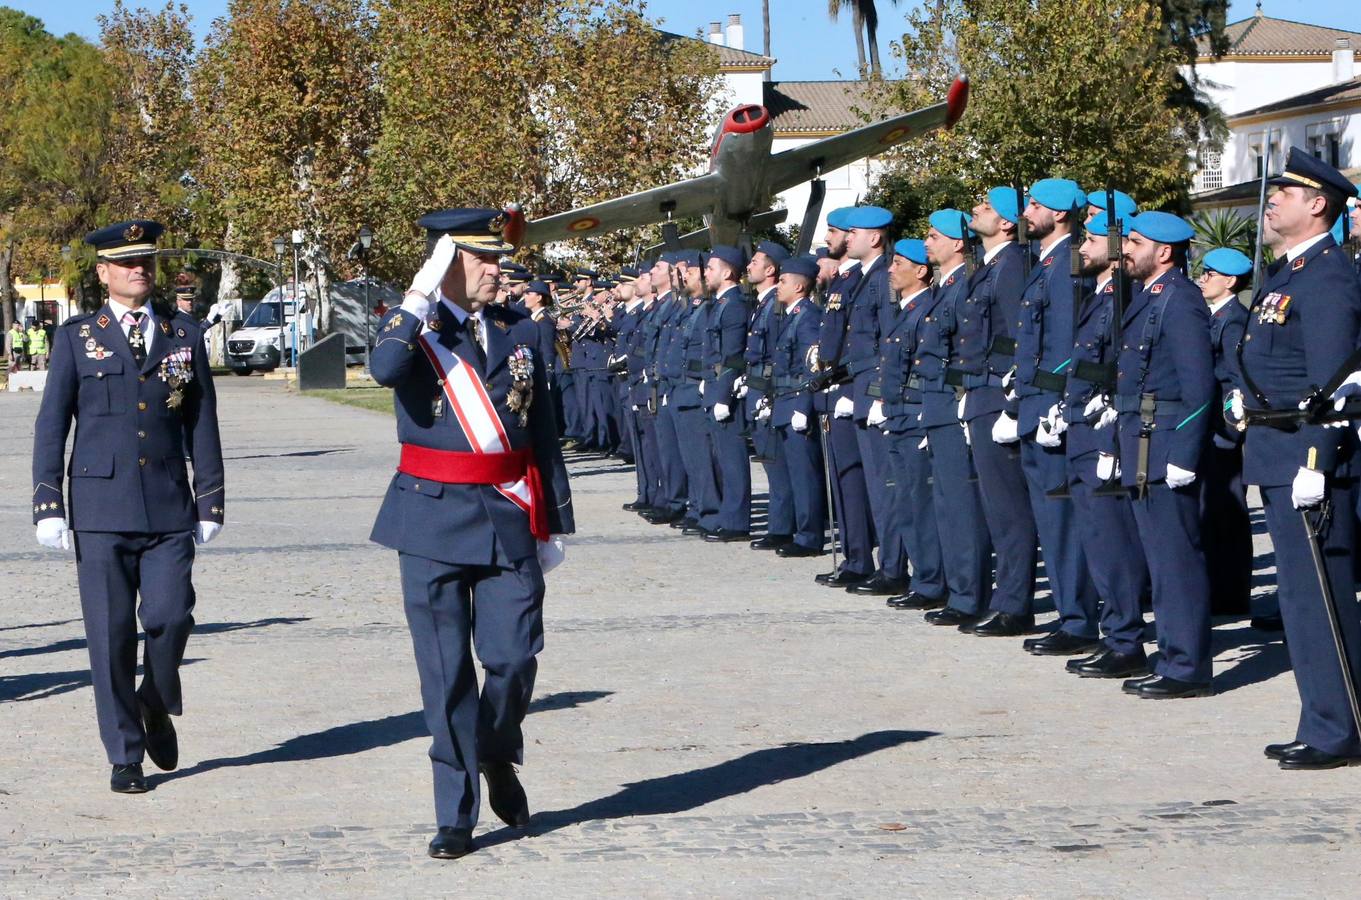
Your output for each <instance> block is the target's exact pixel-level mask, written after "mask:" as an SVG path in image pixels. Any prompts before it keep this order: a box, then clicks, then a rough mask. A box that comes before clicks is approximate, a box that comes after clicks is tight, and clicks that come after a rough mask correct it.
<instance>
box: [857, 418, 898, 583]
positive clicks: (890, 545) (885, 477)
mask: <svg viewBox="0 0 1361 900" xmlns="http://www.w3.org/2000/svg"><path fill="white" fill-rule="evenodd" d="M855 428H856V431H855V440H856V445H857V446H858V447H859V448H860V461H861V463H863V464H864V467H865V488H866V490H867V491H868V492H869V504H870V515H871V517H873V519H874V531H875V534H876V535H877V536H878V539H879V571H881V572H883V573H884V574H885V575H886V576H888V577H889V578H904V577H906V576H907V555H906V553H905V552H904V548H903V539H902V535H901V534H900V533H898V531H897V527H896V526H897V522H898V512H897V511H896V510H894V509H893V504H892V503H891V502H890V501H889V499H888V497H889V481H890V480H891V476H890V474H889V464H888V438H886V437H885V436H884V433H883V432H882V431H880V430H879V429H878V428H871V427H869V426H868V425H866V424H864V423H861V422H857V423H856V426H855Z"/></svg>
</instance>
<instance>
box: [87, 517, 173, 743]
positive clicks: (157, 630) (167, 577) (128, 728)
mask: <svg viewBox="0 0 1361 900" xmlns="http://www.w3.org/2000/svg"><path fill="white" fill-rule="evenodd" d="M75 546H76V579H77V582H78V583H79V585H80V608H81V613H82V615H83V616H84V619H85V641H86V644H87V645H88V647H89V653H90V681H91V684H92V685H93V687H94V695H95V715H96V718H97V719H98V721H99V737H100V740H101V741H103V743H104V752H105V753H106V754H107V755H108V758H109V762H110V763H112V764H113V765H116V766H119V765H130V764H132V763H140V762H141V761H142V755H143V751H144V748H145V743H146V734H145V732H144V731H143V728H142V713H141V710H140V709H139V708H138V705H137V703H138V700H141V702H142V703H144V704H146V705H147V706H148V707H149V708H151V709H152V710H155V711H157V712H167V713H170V714H171V715H176V716H178V715H180V714H181V712H183V709H182V706H183V704H182V701H181V694H180V674H179V669H180V662H181V661H182V660H183V659H184V648H185V645H186V644H187V643H188V642H189V633H190V632H191V631H193V629H194V616H193V610H194V588H193V585H192V584H191V582H190V578H191V575H192V572H193V565H194V537H193V535H192V534H191V533H190V532H188V531H173V532H169V533H166V534H128V533H118V532H105V531H78V532H76V533H75ZM139 594H140V595H141V601H142V602H141V604H140V605H139V604H138V603H137V598H138V595H139ZM139 619H140V620H141V623H142V628H143V630H145V632H146V647H145V649H144V651H143V667H142V683H141V686H140V687H134V681H135V680H136V676H137V637H138V636H137V622H138V620H139Z"/></svg>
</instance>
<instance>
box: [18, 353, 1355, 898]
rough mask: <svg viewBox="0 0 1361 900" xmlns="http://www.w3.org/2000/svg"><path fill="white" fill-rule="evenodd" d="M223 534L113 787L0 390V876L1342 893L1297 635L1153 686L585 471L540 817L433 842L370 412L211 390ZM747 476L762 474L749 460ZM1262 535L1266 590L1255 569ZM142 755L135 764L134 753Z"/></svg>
mask: <svg viewBox="0 0 1361 900" xmlns="http://www.w3.org/2000/svg"><path fill="white" fill-rule="evenodd" d="M219 385H220V390H221V405H222V413H223V421H224V445H225V447H226V452H227V457H228V462H227V467H228V468H227V471H228V494H229V504H228V521H227V528H226V530H225V531H224V533H223V536H222V538H221V539H219V540H218V541H217V542H216V543H214V544H212V545H210V546H209V547H207V548H204V549H202V550H201V552H200V556H199V560H198V564H197V571H196V579H195V581H196V586H197V589H198V596H199V604H198V609H197V610H196V613H197V618H198V621H199V626H198V628H197V629H196V632H195V635H194V638H193V639H192V640H191V642H190V645H189V652H188V660H187V666H186V668H185V672H184V678H185V691H186V715H185V716H184V717H183V718H182V719H180V720H178V723H177V724H178V727H179V731H180V735H181V763H182V766H181V768H180V770H178V771H176V772H173V773H166V774H159V775H156V776H155V777H154V779H153V784H154V790H153V791H152V792H151V793H149V794H146V795H144V796H141V797H123V796H118V795H114V794H112V793H110V792H109V791H108V789H107V782H108V767H107V765H106V764H105V762H104V758H103V754H102V751H101V748H100V745H99V741H98V736H97V734H96V731H95V724H94V710H93V703H92V698H91V693H90V690H89V679H88V674H87V672H86V664H87V663H86V658H85V648H84V639H83V636H82V630H81V624H80V621H79V607H78V603H77V599H76V593H75V568H74V563H73V560H72V559H71V558H70V556H69V554H60V553H55V552H49V551H45V550H42V549H41V548H38V547H37V545H36V544H35V543H34V542H33V536H32V527H31V525H30V521H29V511H28V503H27V501H28V497H29V491H30V486H29V479H28V461H29V454H30V448H31V440H32V427H31V421H32V417H33V415H34V413H35V411H36V409H37V398H36V397H34V396H32V395H17V396H16V395H13V394H5V395H0V416H3V418H4V421H5V422H6V423H7V426H8V427H6V428H5V429H4V430H3V432H0V454H3V458H4V459H5V460H7V461H8V465H5V466H4V467H2V468H0V538H3V541H2V542H0V584H3V585H4V592H3V594H4V596H5V598H6V602H4V603H3V604H0V759H3V760H4V762H3V764H0V894H3V895H5V896H58V895H61V896H70V895H81V896H89V895H98V896H104V895H122V894H132V893H138V894H148V893H154V894H155V895H158V896H196V897H202V896H232V897H236V896H254V895H268V896H297V895H303V894H313V895H315V894H316V892H317V891H318V890H321V891H326V892H327V893H328V894H335V895H364V894H378V893H382V894H385V895H388V896H404V895H409V894H416V893H417V892H420V893H425V894H428V893H430V892H432V891H447V892H454V891H458V892H459V893H463V894H473V895H479V894H481V895H489V894H490V892H492V891H497V892H500V893H502V894H504V893H505V892H506V891H507V890H514V889H524V890H525V891H534V893H536V894H542V893H543V892H544V890H545V889H546V888H548V889H551V890H552V891H553V892H554V893H556V894H558V895H561V896H571V897H576V896H600V895H601V894H624V893H627V894H629V895H640V896H649V897H650V896H659V897H660V896H703V897H712V896H732V897H738V896H742V897H748V896H769V895H774V894H777V893H779V894H784V895H793V896H807V895H813V894H819V895H835V896H857V897H859V896H901V895H902V893H903V890H904V889H907V890H909V891H912V892H913V893H922V894H925V893H927V892H930V893H931V894H933V895H936V896H962V895H975V894H982V895H992V896H1035V897H1040V896H1053V895H1056V894H1062V895H1077V896H1117V897H1120V896H1129V897H1134V896H1143V895H1165V896H1174V897H1177V896H1206V895H1213V896H1233V895H1244V894H1248V893H1252V894H1262V893H1265V892H1267V891H1284V890H1290V891H1292V892H1299V893H1303V892H1307V891H1313V892H1319V893H1323V892H1327V893H1329V894H1334V895H1345V894H1348V893H1350V890H1349V889H1348V888H1346V887H1343V885H1346V884H1354V883H1355V881H1356V880H1357V878H1359V877H1361V854H1359V853H1358V850H1361V834H1358V822H1359V821H1361V820H1358V817H1357V814H1356V810H1357V809H1358V807H1361V775H1359V774H1358V770H1345V769H1344V770H1338V771H1334V772H1324V773H1284V772H1280V771H1279V770H1277V769H1276V768H1275V766H1274V765H1272V764H1270V763H1269V762H1268V761H1267V760H1265V759H1264V758H1263V757H1262V755H1261V748H1262V745H1263V744H1265V743H1267V742H1269V741H1275V740H1288V739H1290V737H1291V736H1292V735H1293V733H1294V718H1295V714H1296V703H1297V700H1296V695H1295V690H1294V683H1293V681H1292V679H1291V677H1290V675H1289V672H1288V664H1287V658H1286V654H1285V650H1284V647H1283V646H1282V645H1281V644H1280V643H1279V641H1278V640H1276V641H1270V642H1267V643H1263V637H1264V636H1263V635H1261V634H1259V633H1257V632H1254V631H1251V630H1250V629H1248V628H1247V627H1246V626H1245V625H1244V624H1243V623H1240V622H1226V623H1222V624H1221V625H1220V626H1219V627H1218V629H1217V630H1216V636H1215V641H1216V644H1215V646H1216V649H1217V651H1218V656H1217V663H1216V687H1217V690H1218V695H1217V696H1216V697H1214V698H1213V699H1209V700H1191V701H1180V702H1167V703H1154V702H1149V701H1139V700H1135V699H1133V698H1130V697H1126V696H1124V695H1121V694H1120V692H1119V685H1118V683H1110V682H1101V681H1085V680H1079V679H1076V678H1073V677H1071V676H1068V675H1066V674H1064V673H1063V671H1062V668H1063V663H1062V660H1053V659H1041V658H1035V657H1031V656H1029V655H1027V654H1025V653H1022V652H1021V651H1020V648H1019V646H1018V644H1019V641H1017V640H1011V639H1007V640H984V639H979V638H972V637H965V636H962V635H959V634H957V633H956V632H955V631H954V630H953V629H937V628H933V627H931V626H929V625H926V624H925V623H923V622H922V621H921V619H920V617H919V616H917V615H913V614H907V613H895V612H893V611H891V610H888V609H885V608H884V606H883V605H882V601H881V600H874V599H858V598H853V597H851V596H849V595H847V594H845V593H844V592H834V591H830V590H827V589H825V588H820V587H817V586H815V585H814V584H813V583H812V580H811V578H812V575H813V574H814V573H816V572H818V571H822V570H823V569H824V568H825V567H826V566H827V565H828V561H827V560H780V559H777V558H775V557H773V556H770V555H768V554H758V553H755V552H752V551H749V550H747V549H746V548H745V547H744V546H731V545H729V546H714V545H705V544H703V543H699V542H696V541H694V540H691V539H684V538H681V537H680V536H679V535H678V534H677V532H675V531H673V530H670V529H665V528H661V529H659V528H654V527H651V526H648V525H646V524H644V523H642V522H641V521H640V520H638V519H637V517H635V516H633V515H631V514H628V513H624V512H622V511H621V510H620V509H619V505H620V503H622V502H624V501H626V500H629V499H632V494H631V490H632V478H633V476H632V473H631V470H626V469H623V468H622V467H620V466H618V465H615V464H612V463H610V462H607V461H603V460H600V459H599V458H598V457H581V458H576V459H575V460H574V461H573V462H572V470H573V475H574V480H573V489H574V493H575V498H576V504H577V520H578V522H579V523H580V527H581V532H582V533H581V534H580V535H579V536H578V537H576V538H575V539H574V540H573V541H572V543H571V545H570V549H569V558H568V562H567V563H566V564H565V565H564V566H563V567H562V568H561V569H560V570H558V572H556V573H554V574H553V575H552V576H550V587H549V600H548V609H547V620H548V622H547V630H548V641H547V648H546V650H545V652H544V653H543V655H542V656H541V657H540V661H541V665H540V677H539V684H538V688H537V691H536V697H537V699H536V700H535V704H534V707H533V712H532V714H531V716H530V718H529V721H528V722H527V723H526V733H527V735H528V739H529V741H530V744H529V747H528V748H527V751H526V764H525V767H524V769H523V771H522V773H521V777H522V778H523V779H524V782H525V785H526V789H527V790H528V792H529V796H530V800H531V804H532V806H533V808H534V809H535V811H536V814H535V817H534V821H533V826H532V827H531V828H530V829H529V831H528V832H527V833H526V834H523V835H520V834H514V833H511V832H509V831H507V830H505V829H501V828H499V827H498V824H497V823H495V820H494V817H493V816H492V815H491V813H490V811H489V810H484V813H483V825H482V826H481V828H480V829H479V831H480V840H481V842H482V844H483V849H482V850H481V851H480V852H478V853H476V854H474V855H473V856H471V857H468V858H467V859H464V860H461V861H459V862H455V863H437V862H434V861H432V860H428V859H427V858H426V857H425V856H424V848H425V843H426V841H427V840H428V838H429V834H430V832H431V830H432V828H433V824H432V822H433V810H432V804H431V799H430V795H429V791H430V786H429V767H428V763H427V762H426V760H425V755H424V754H425V747H426V743H427V740H428V739H427V737H426V736H425V735H424V727H423V725H422V722H421V719H420V716H419V713H418V694H417V689H416V675H415V668H414V666H413V665H412V661H411V650H410V645H409V641H408V638H407V635H406V629H405V624H404V621H403V618H402V612H401V604H400V596H399V594H398V587H397V579H396V574H397V573H396V560H395V558H394V555H393V554H392V553H391V552H390V551H386V550H382V549H381V548H378V547H376V546H374V545H371V544H370V543H368V541H367V536H368V530H369V526H370V524H371V522H372V519H373V515H374V512H375V511H376V509H377V505H378V499H379V497H380V495H381V492H382V491H383V489H384V487H385V485H386V482H387V480H388V476H389V473H390V472H391V470H392V466H393V464H394V462H395V457H396V453H395V443H394V439H393V426H392V420H391V418H390V417H388V416H385V415H382V414H378V413H371V412H367V411H364V410H358V409H351V408H348V407H340V406H335V405H331V404H329V403H327V402H325V401H321V400H315V399H311V398H305V397H298V396H295V395H292V394H289V393H286V392H285V391H284V390H283V389H282V388H280V387H278V386H277V385H275V384H272V383H266V382H264V381H262V380H260V379H257V378H252V379H235V380H229V381H219ZM758 474H759V470H758ZM1266 550H1267V548H1266V547H1264V546H1263V547H1260V548H1259V558H1258V562H1259V568H1260V569H1261V571H1260V572H1259V573H1258V578H1259V581H1260V582H1261V586H1260V587H1259V590H1268V589H1270V572H1269V568H1267V567H1268V566H1269V563H1270V557H1269V554H1267V552H1266ZM148 768H149V771H150V767H148Z"/></svg>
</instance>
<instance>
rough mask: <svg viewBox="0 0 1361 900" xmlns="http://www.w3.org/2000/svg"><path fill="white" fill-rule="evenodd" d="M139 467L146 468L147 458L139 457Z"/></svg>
mask: <svg viewBox="0 0 1361 900" xmlns="http://www.w3.org/2000/svg"><path fill="white" fill-rule="evenodd" d="M137 465H139V466H144V465H146V457H145V456H139V457H137Z"/></svg>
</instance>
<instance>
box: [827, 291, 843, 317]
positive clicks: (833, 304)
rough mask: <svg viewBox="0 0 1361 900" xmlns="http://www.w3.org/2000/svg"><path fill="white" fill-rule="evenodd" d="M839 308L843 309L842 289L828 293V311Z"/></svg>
mask: <svg viewBox="0 0 1361 900" xmlns="http://www.w3.org/2000/svg"><path fill="white" fill-rule="evenodd" d="M838 309H841V292H840V291H837V292H836V293H835V294H828V295H827V311H828V312H836V311H837V310H838Z"/></svg>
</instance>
